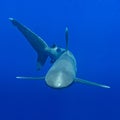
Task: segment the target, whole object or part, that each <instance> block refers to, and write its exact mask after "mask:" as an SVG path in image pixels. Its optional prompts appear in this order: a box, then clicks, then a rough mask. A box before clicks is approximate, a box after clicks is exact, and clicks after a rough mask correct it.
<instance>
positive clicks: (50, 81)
mask: <svg viewBox="0 0 120 120" xmlns="http://www.w3.org/2000/svg"><path fill="white" fill-rule="evenodd" d="M76 72H77V64H76V59H75V57H74V55H73V54H72V52H70V51H69V50H68V28H66V50H65V52H64V53H63V54H62V55H61V56H60V57H59V58H58V59H57V60H56V61H55V62H54V63H53V65H52V66H51V68H50V69H49V70H48V72H47V74H46V76H45V78H44V77H42V78H39V77H38V78H34V77H17V78H18V79H37V80H38V79H45V82H46V84H47V85H48V86H49V87H52V88H65V87H68V86H69V85H71V84H72V83H74V82H78V83H82V84H87V85H94V86H99V87H103V88H110V87H109V86H107V85H103V84H99V83H96V82H91V81H87V80H83V79H80V78H77V77H76Z"/></svg>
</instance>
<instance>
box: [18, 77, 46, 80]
mask: <svg viewBox="0 0 120 120" xmlns="http://www.w3.org/2000/svg"><path fill="white" fill-rule="evenodd" d="M16 78H17V79H24V80H43V79H45V77H24V76H17V77H16Z"/></svg>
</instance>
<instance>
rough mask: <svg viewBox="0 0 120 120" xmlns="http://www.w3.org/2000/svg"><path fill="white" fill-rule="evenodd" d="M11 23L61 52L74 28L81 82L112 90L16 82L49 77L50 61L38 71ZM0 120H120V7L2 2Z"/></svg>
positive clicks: (85, 1)
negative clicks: (55, 87) (13, 20)
mask: <svg viewBox="0 0 120 120" xmlns="http://www.w3.org/2000/svg"><path fill="white" fill-rule="evenodd" d="M9 17H13V18H15V19H17V20H18V21H19V22H21V23H22V24H24V25H26V26H27V27H29V28H30V29H31V30H32V31H34V32H35V33H37V34H38V35H39V36H41V37H42V38H43V39H44V40H45V41H46V42H47V43H48V45H52V44H53V43H56V44H57V45H59V46H61V47H65V27H66V26H68V28H69V50H70V51H72V52H73V54H74V55H75V57H76V60H77V68H78V72H77V76H78V77H81V78H83V79H86V80H90V81H95V82H98V83H104V84H106V85H110V86H111V88H110V89H104V88H99V87H95V86H87V85H83V84H80V83H75V84H73V85H72V86H70V87H68V88H65V89H61V90H57V89H52V88H50V87H48V86H47V85H46V84H45V81H42V80H41V81H36V80H30V81H29V80H18V79H16V78H15V77H16V76H20V75H22V76H43V75H45V74H46V72H47V71H48V69H49V68H50V63H49V61H50V60H48V61H47V63H46V64H45V66H44V67H43V68H42V70H41V71H39V72H38V71H36V59H37V55H36V52H35V51H34V50H33V48H32V47H31V46H30V44H29V43H28V42H27V40H26V39H25V38H24V36H23V35H22V34H21V33H20V32H19V31H18V30H17V29H16V28H15V27H14V26H13V25H12V24H11V22H10V21H9V20H8V18H9ZM0 120H120V1H119V0H61V1H56V0H1V1H0Z"/></svg>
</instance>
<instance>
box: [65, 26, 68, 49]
mask: <svg viewBox="0 0 120 120" xmlns="http://www.w3.org/2000/svg"><path fill="white" fill-rule="evenodd" d="M65 40H66V51H67V50H68V27H66V29H65Z"/></svg>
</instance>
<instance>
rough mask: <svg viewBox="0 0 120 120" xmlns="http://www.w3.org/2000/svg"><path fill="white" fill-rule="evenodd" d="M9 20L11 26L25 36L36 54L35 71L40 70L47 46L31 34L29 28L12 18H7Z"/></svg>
mask: <svg viewBox="0 0 120 120" xmlns="http://www.w3.org/2000/svg"><path fill="white" fill-rule="evenodd" d="M9 20H10V21H11V22H12V24H13V25H15V26H16V27H17V28H18V30H19V31H20V32H21V33H22V34H23V35H24V36H25V38H26V39H27V40H28V42H29V43H30V44H31V46H32V47H33V48H34V50H35V51H36V52H37V54H38V58H37V70H40V68H41V67H42V66H43V65H44V64H45V62H46V60H47V57H48V55H47V53H46V51H45V50H46V48H48V45H47V44H46V42H45V41H44V40H43V39H42V38H41V37H39V36H38V35H37V34H35V33H34V32H32V31H31V30H30V29H29V28H27V27H26V26H24V25H22V24H21V23H19V22H18V21H17V20H15V19H14V18H9Z"/></svg>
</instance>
